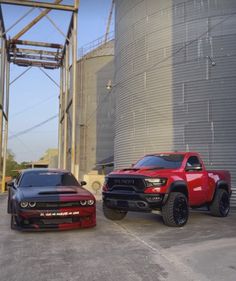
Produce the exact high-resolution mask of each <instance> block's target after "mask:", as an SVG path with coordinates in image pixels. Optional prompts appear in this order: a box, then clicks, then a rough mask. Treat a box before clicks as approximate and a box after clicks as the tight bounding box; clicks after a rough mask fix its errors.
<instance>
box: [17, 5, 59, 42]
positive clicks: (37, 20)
mask: <svg viewBox="0 0 236 281" xmlns="http://www.w3.org/2000/svg"><path fill="white" fill-rule="evenodd" d="M61 2H62V0H55V1H54V4H60V3H61ZM50 11H51V9H45V10H44V11H42V12H41V13H40V15H38V16H37V17H36V18H35V19H34V20H33V21H31V22H30V23H29V24H28V25H26V26H25V27H24V28H23V29H22V30H21V31H20V32H18V33H17V34H16V35H15V36H14V37H13V38H12V39H13V40H17V39H19V38H20V37H21V36H22V35H24V34H25V33H26V32H27V31H28V30H30V28H32V27H33V26H34V25H35V24H36V23H38V22H39V21H40V20H41V19H42V18H43V17H45V16H46V15H47V14H48V13H49V12H50Z"/></svg>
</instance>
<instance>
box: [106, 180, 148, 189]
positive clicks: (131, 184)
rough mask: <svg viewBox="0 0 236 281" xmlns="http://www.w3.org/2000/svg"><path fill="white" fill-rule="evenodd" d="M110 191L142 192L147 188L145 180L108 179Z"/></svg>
mask: <svg viewBox="0 0 236 281" xmlns="http://www.w3.org/2000/svg"><path fill="white" fill-rule="evenodd" d="M107 184H108V189H109V190H117V191H126V192H133V191H137V192H139V191H140V192H141V191H143V190H144V189H145V188H146V185H145V181H144V179H143V178H131V177H130V178H128V177H127V178H123V177H117V178H108V183H107Z"/></svg>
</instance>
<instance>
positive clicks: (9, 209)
mask: <svg viewBox="0 0 236 281" xmlns="http://www.w3.org/2000/svg"><path fill="white" fill-rule="evenodd" d="M7 213H8V214H11V201H10V194H9V193H8V199H7Z"/></svg>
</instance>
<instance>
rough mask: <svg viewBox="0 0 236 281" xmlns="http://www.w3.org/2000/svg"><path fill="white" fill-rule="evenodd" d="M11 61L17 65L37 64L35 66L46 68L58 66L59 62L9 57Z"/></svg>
mask: <svg viewBox="0 0 236 281" xmlns="http://www.w3.org/2000/svg"><path fill="white" fill-rule="evenodd" d="M10 61H11V62H13V63H14V64H17V65H19V66H25V67H27V66H37V67H44V68H48V69H55V68H59V67H60V64H59V63H52V62H42V61H30V60H20V59H10Z"/></svg>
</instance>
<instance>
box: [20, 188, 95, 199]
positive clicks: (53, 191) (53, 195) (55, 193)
mask: <svg viewBox="0 0 236 281" xmlns="http://www.w3.org/2000/svg"><path fill="white" fill-rule="evenodd" d="M20 195H21V196H20V197H21V199H24V200H27V199H34V200H36V201H39V200H43V201H51V200H53V201H54V200H59V201H61V200H65V201H67V200H76V199H78V198H91V197H93V195H92V194H91V193H90V192H89V191H87V190H86V189H84V188H82V187H79V186H48V187H35V186H34V187H21V188H20ZM47 199H48V200H47Z"/></svg>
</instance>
